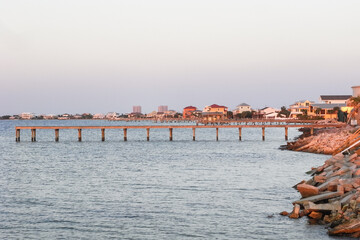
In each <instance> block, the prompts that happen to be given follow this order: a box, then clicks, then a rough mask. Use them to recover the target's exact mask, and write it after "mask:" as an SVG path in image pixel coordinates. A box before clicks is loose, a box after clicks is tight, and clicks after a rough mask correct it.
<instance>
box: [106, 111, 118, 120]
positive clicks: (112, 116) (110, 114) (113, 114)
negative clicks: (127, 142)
mask: <svg viewBox="0 0 360 240" xmlns="http://www.w3.org/2000/svg"><path fill="white" fill-rule="evenodd" d="M118 116H119V114H118V113H116V112H108V113H107V114H106V116H105V118H106V119H116V118H117V117H118Z"/></svg>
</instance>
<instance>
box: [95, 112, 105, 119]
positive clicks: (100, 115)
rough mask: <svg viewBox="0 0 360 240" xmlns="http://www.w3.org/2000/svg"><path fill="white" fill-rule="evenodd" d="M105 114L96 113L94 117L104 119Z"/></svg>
mask: <svg viewBox="0 0 360 240" xmlns="http://www.w3.org/2000/svg"><path fill="white" fill-rule="evenodd" d="M104 118H105V115H104V114H102V113H95V114H94V116H93V119H104Z"/></svg>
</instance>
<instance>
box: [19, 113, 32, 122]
mask: <svg viewBox="0 0 360 240" xmlns="http://www.w3.org/2000/svg"><path fill="white" fill-rule="evenodd" d="M19 117H20V119H26V120H29V119H32V118H34V114H32V113H28V112H24V113H21V114H19Z"/></svg>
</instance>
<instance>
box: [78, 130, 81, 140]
mask: <svg viewBox="0 0 360 240" xmlns="http://www.w3.org/2000/svg"><path fill="white" fill-rule="evenodd" d="M78 141H79V142H81V128H79V129H78Z"/></svg>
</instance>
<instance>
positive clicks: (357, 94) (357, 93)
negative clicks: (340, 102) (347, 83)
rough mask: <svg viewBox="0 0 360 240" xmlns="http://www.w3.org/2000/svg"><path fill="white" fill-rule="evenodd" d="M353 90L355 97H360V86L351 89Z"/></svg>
mask: <svg viewBox="0 0 360 240" xmlns="http://www.w3.org/2000/svg"><path fill="white" fill-rule="evenodd" d="M351 88H352V90H353V95H352V96H353V97H360V86H353V87H351Z"/></svg>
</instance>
